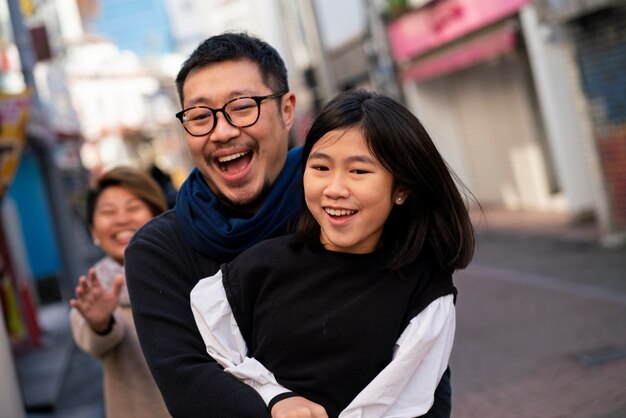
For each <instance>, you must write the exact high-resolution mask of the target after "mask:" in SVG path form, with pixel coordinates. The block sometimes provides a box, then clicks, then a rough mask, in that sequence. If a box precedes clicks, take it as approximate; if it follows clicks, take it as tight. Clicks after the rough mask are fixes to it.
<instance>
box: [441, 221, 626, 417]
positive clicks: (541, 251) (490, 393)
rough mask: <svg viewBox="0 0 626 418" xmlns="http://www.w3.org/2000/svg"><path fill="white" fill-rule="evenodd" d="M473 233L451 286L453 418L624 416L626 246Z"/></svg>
mask: <svg viewBox="0 0 626 418" xmlns="http://www.w3.org/2000/svg"><path fill="white" fill-rule="evenodd" d="M549 232H550V233H546V232H545V231H541V228H539V229H538V230H528V229H525V228H521V229H508V230H502V229H498V228H496V229H493V230H490V231H485V230H481V231H480V232H479V250H478V252H477V254H476V257H475V261H474V263H473V264H472V266H471V267H470V268H469V269H467V270H465V271H462V272H459V273H458V274H457V275H456V277H455V282H456V285H457V287H458V289H459V299H458V303H457V314H458V324H457V337H456V341H455V347H454V350H453V354H452V360H451V368H452V382H453V417H455V418H489V417H494V418H496V417H497V418H508V417H511V418H513V417H515V418H526V417H527V418H557V417H567V418H624V417H626V248H624V247H622V248H613V249H608V248H602V247H601V246H600V245H598V244H597V241H593V240H589V239H587V238H589V237H588V236H587V237H584V236H583V237H582V239H581V237H580V236H578V237H574V238H573V235H568V234H565V233H564V232H571V231H569V230H567V229H563V230H561V231H555V230H551V231H549Z"/></svg>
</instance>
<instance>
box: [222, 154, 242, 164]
mask: <svg viewBox="0 0 626 418" xmlns="http://www.w3.org/2000/svg"><path fill="white" fill-rule="evenodd" d="M244 155H246V153H245V152H238V153H237V154H231V155H226V156H224V157H220V158H218V159H217V161H219V162H220V163H222V164H223V163H227V162H229V161H232V160H236V159H237V158H240V157H243V156H244Z"/></svg>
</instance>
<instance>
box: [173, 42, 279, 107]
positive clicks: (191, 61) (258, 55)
mask: <svg viewBox="0 0 626 418" xmlns="http://www.w3.org/2000/svg"><path fill="white" fill-rule="evenodd" d="M246 59H247V60H250V61H252V62H254V63H256V64H257V65H258V67H259V72H260V73H261V77H262V79H263V83H265V85H267V86H268V87H270V88H271V89H272V91H274V92H279V91H289V83H288V81H287V67H285V63H284V61H283V59H282V58H281V57H280V54H279V53H278V52H277V51H276V50H275V49H274V48H273V47H272V46H271V45H269V44H268V43H267V42H264V41H262V40H261V39H259V38H257V37H254V36H252V35H249V34H247V33H223V34H221V35H216V36H212V37H210V38H208V39H206V40H205V41H203V42H202V43H201V44H200V45H198V47H197V48H196V49H195V50H194V51H193V52H192V53H191V55H190V56H189V58H187V60H186V61H185V62H184V63H183V65H182V67H181V69H180V71H179V72H178V76H176V90H177V91H178V98H179V99H180V103H181V105H183V101H184V98H183V85H184V84H185V80H186V79H187V76H188V75H189V73H190V72H191V71H192V70H194V69H196V68H201V67H204V66H206V65H208V64H212V63H216V62H223V61H230V60H246Z"/></svg>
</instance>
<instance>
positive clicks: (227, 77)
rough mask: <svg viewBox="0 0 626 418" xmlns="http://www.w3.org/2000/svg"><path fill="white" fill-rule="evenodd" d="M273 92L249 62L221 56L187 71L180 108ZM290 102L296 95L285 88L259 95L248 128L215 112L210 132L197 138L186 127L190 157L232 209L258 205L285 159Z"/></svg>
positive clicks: (214, 105)
mask: <svg viewBox="0 0 626 418" xmlns="http://www.w3.org/2000/svg"><path fill="white" fill-rule="evenodd" d="M272 93H277V92H275V91H272V90H271V89H270V88H269V87H268V86H267V85H265V84H264V83H263V81H262V79H261V74H260V72H259V69H258V66H257V65H256V64H255V63H254V62H252V61H249V60H238V61H224V62H219V63H214V64H209V65H207V66H205V67H201V68H197V69H194V70H193V71H191V72H190V73H189V75H188V76H187V79H186V80H185V84H184V85H183V98H184V99H183V100H184V106H183V108H184V109H187V108H189V107H192V106H209V107H211V108H214V109H219V108H221V107H222V106H223V105H224V104H225V103H226V102H228V101H229V100H231V99H234V98H237V97H241V96H265V95H268V94H272ZM294 106H295V96H294V94H293V93H291V92H290V93H287V94H285V95H284V96H282V97H279V98H277V99H271V100H264V101H263V102H262V103H261V111H260V115H259V119H258V120H257V122H256V123H255V124H254V125H252V126H249V127H247V128H236V127H234V126H232V125H230V124H229V123H228V121H227V120H226V119H225V118H224V115H223V114H222V113H218V114H217V124H216V126H215V129H213V131H212V132H211V133H209V134H207V135H205V136H200V137H196V136H191V135H190V134H189V133H188V132H185V139H186V141H187V146H188V148H189V153H190V155H191V159H192V160H193V162H194V164H195V165H196V167H198V170H200V172H201V173H202V175H203V176H204V179H205V180H206V182H207V184H208V185H209V187H210V188H211V190H212V191H213V192H214V193H215V194H216V195H217V196H218V197H219V199H220V200H221V201H222V202H223V203H225V204H226V205H228V206H231V207H234V208H243V209H248V210H250V209H251V210H255V209H257V208H258V206H259V205H260V203H261V202H260V201H259V200H260V199H261V198H262V197H263V193H264V192H265V191H266V190H267V189H268V188H269V187H270V186H271V185H272V184H273V183H274V181H275V180H276V179H277V177H278V175H279V174H280V171H281V170H282V168H283V166H284V164H285V159H286V156H287V145H288V133H289V129H290V128H291V125H292V123H293V117H294Z"/></svg>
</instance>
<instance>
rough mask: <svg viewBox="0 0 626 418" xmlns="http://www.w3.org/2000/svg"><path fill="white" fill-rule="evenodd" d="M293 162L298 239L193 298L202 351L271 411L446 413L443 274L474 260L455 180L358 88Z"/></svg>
mask: <svg viewBox="0 0 626 418" xmlns="http://www.w3.org/2000/svg"><path fill="white" fill-rule="evenodd" d="M302 164H303V167H304V169H303V173H304V177H303V185H304V191H303V193H302V194H303V199H302V200H303V202H304V203H305V204H306V205H305V208H304V210H303V211H302V214H301V216H300V220H299V223H298V226H297V231H296V234H295V235H287V236H284V237H280V238H274V239H270V240H267V241H265V242H263V243H260V244H257V245H256V246H254V247H252V248H251V249H248V250H246V251H244V252H243V253H242V254H241V255H239V256H238V257H237V258H235V260H234V261H232V262H229V263H227V264H224V265H223V266H222V267H221V270H220V271H219V272H218V273H217V274H216V275H214V276H212V277H209V278H206V279H203V280H201V281H200V282H199V283H198V284H197V285H196V286H195V287H194V289H193V291H192V292H191V306H192V310H193V313H194V317H195V319H196V323H197V325H198V328H199V330H200V333H201V334H202V336H203V339H204V342H205V344H206V346H207V350H208V353H209V354H210V355H211V356H212V357H213V358H215V359H216V360H217V361H218V362H219V363H220V364H221V365H222V366H223V367H224V369H225V370H226V371H227V372H229V373H231V374H232V375H233V376H235V377H237V378H238V379H240V380H242V381H243V382H245V383H247V384H248V385H250V386H251V387H252V388H254V389H255V390H257V391H258V393H259V394H260V395H261V396H262V397H263V398H264V399H265V400H266V402H268V403H269V405H270V412H271V414H272V416H273V417H282V416H285V417H287V416H289V417H315V418H326V417H331V418H336V417H340V418H344V417H345V418H348V417H350V418H353V417H354V418H356V417H370V418H381V417H396V418H402V417H406V418H411V417H417V416H427V417H449V416H450V413H451V406H450V401H449V398H447V397H445V396H443V397H441V396H438V395H437V393H436V389H437V387H438V385H439V383H440V381H441V379H442V377H443V376H444V374H445V373H449V371H448V361H449V358H450V352H451V350H452V344H453V340H454V332H455V324H456V320H455V307H454V302H455V298H456V288H455V287H454V284H453V282H452V273H453V272H454V271H455V270H457V269H462V268H465V267H466V266H467V265H468V264H469V262H470V261H471V259H472V256H473V252H474V230H473V227H472V224H471V222H470V217H469V213H468V209H467V207H466V205H465V200H464V198H463V195H462V194H461V193H460V191H459V189H458V186H457V183H456V182H455V178H454V176H453V174H452V173H451V171H450V170H449V169H448V166H447V165H446V163H445V161H444V160H443V158H442V157H441V155H440V154H439V152H438V151H437V148H436V147H435V145H434V143H433V142H432V140H431V138H430V136H429V135H428V133H427V132H426V130H425V129H424V128H423V126H422V125H421V123H420V122H419V120H418V119H417V118H416V117H415V116H413V115H412V114H411V113H410V112H409V111H408V110H407V109H406V108H405V107H403V106H402V105H401V104H400V103H398V102H397V101H395V100H393V99H391V98H389V97H387V96H384V95H379V94H376V93H373V92H369V91H367V90H359V91H353V92H346V93H343V94H340V95H339V96H338V97H337V98H335V99H334V100H332V101H331V102H330V103H329V104H327V105H326V106H325V107H324V108H323V109H322V111H321V113H320V115H319V116H318V117H317V118H316V119H315V121H314V122H313V124H312V126H311V129H310V131H309V133H308V135H307V138H306V141H305V143H304V148H303V155H302Z"/></svg>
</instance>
